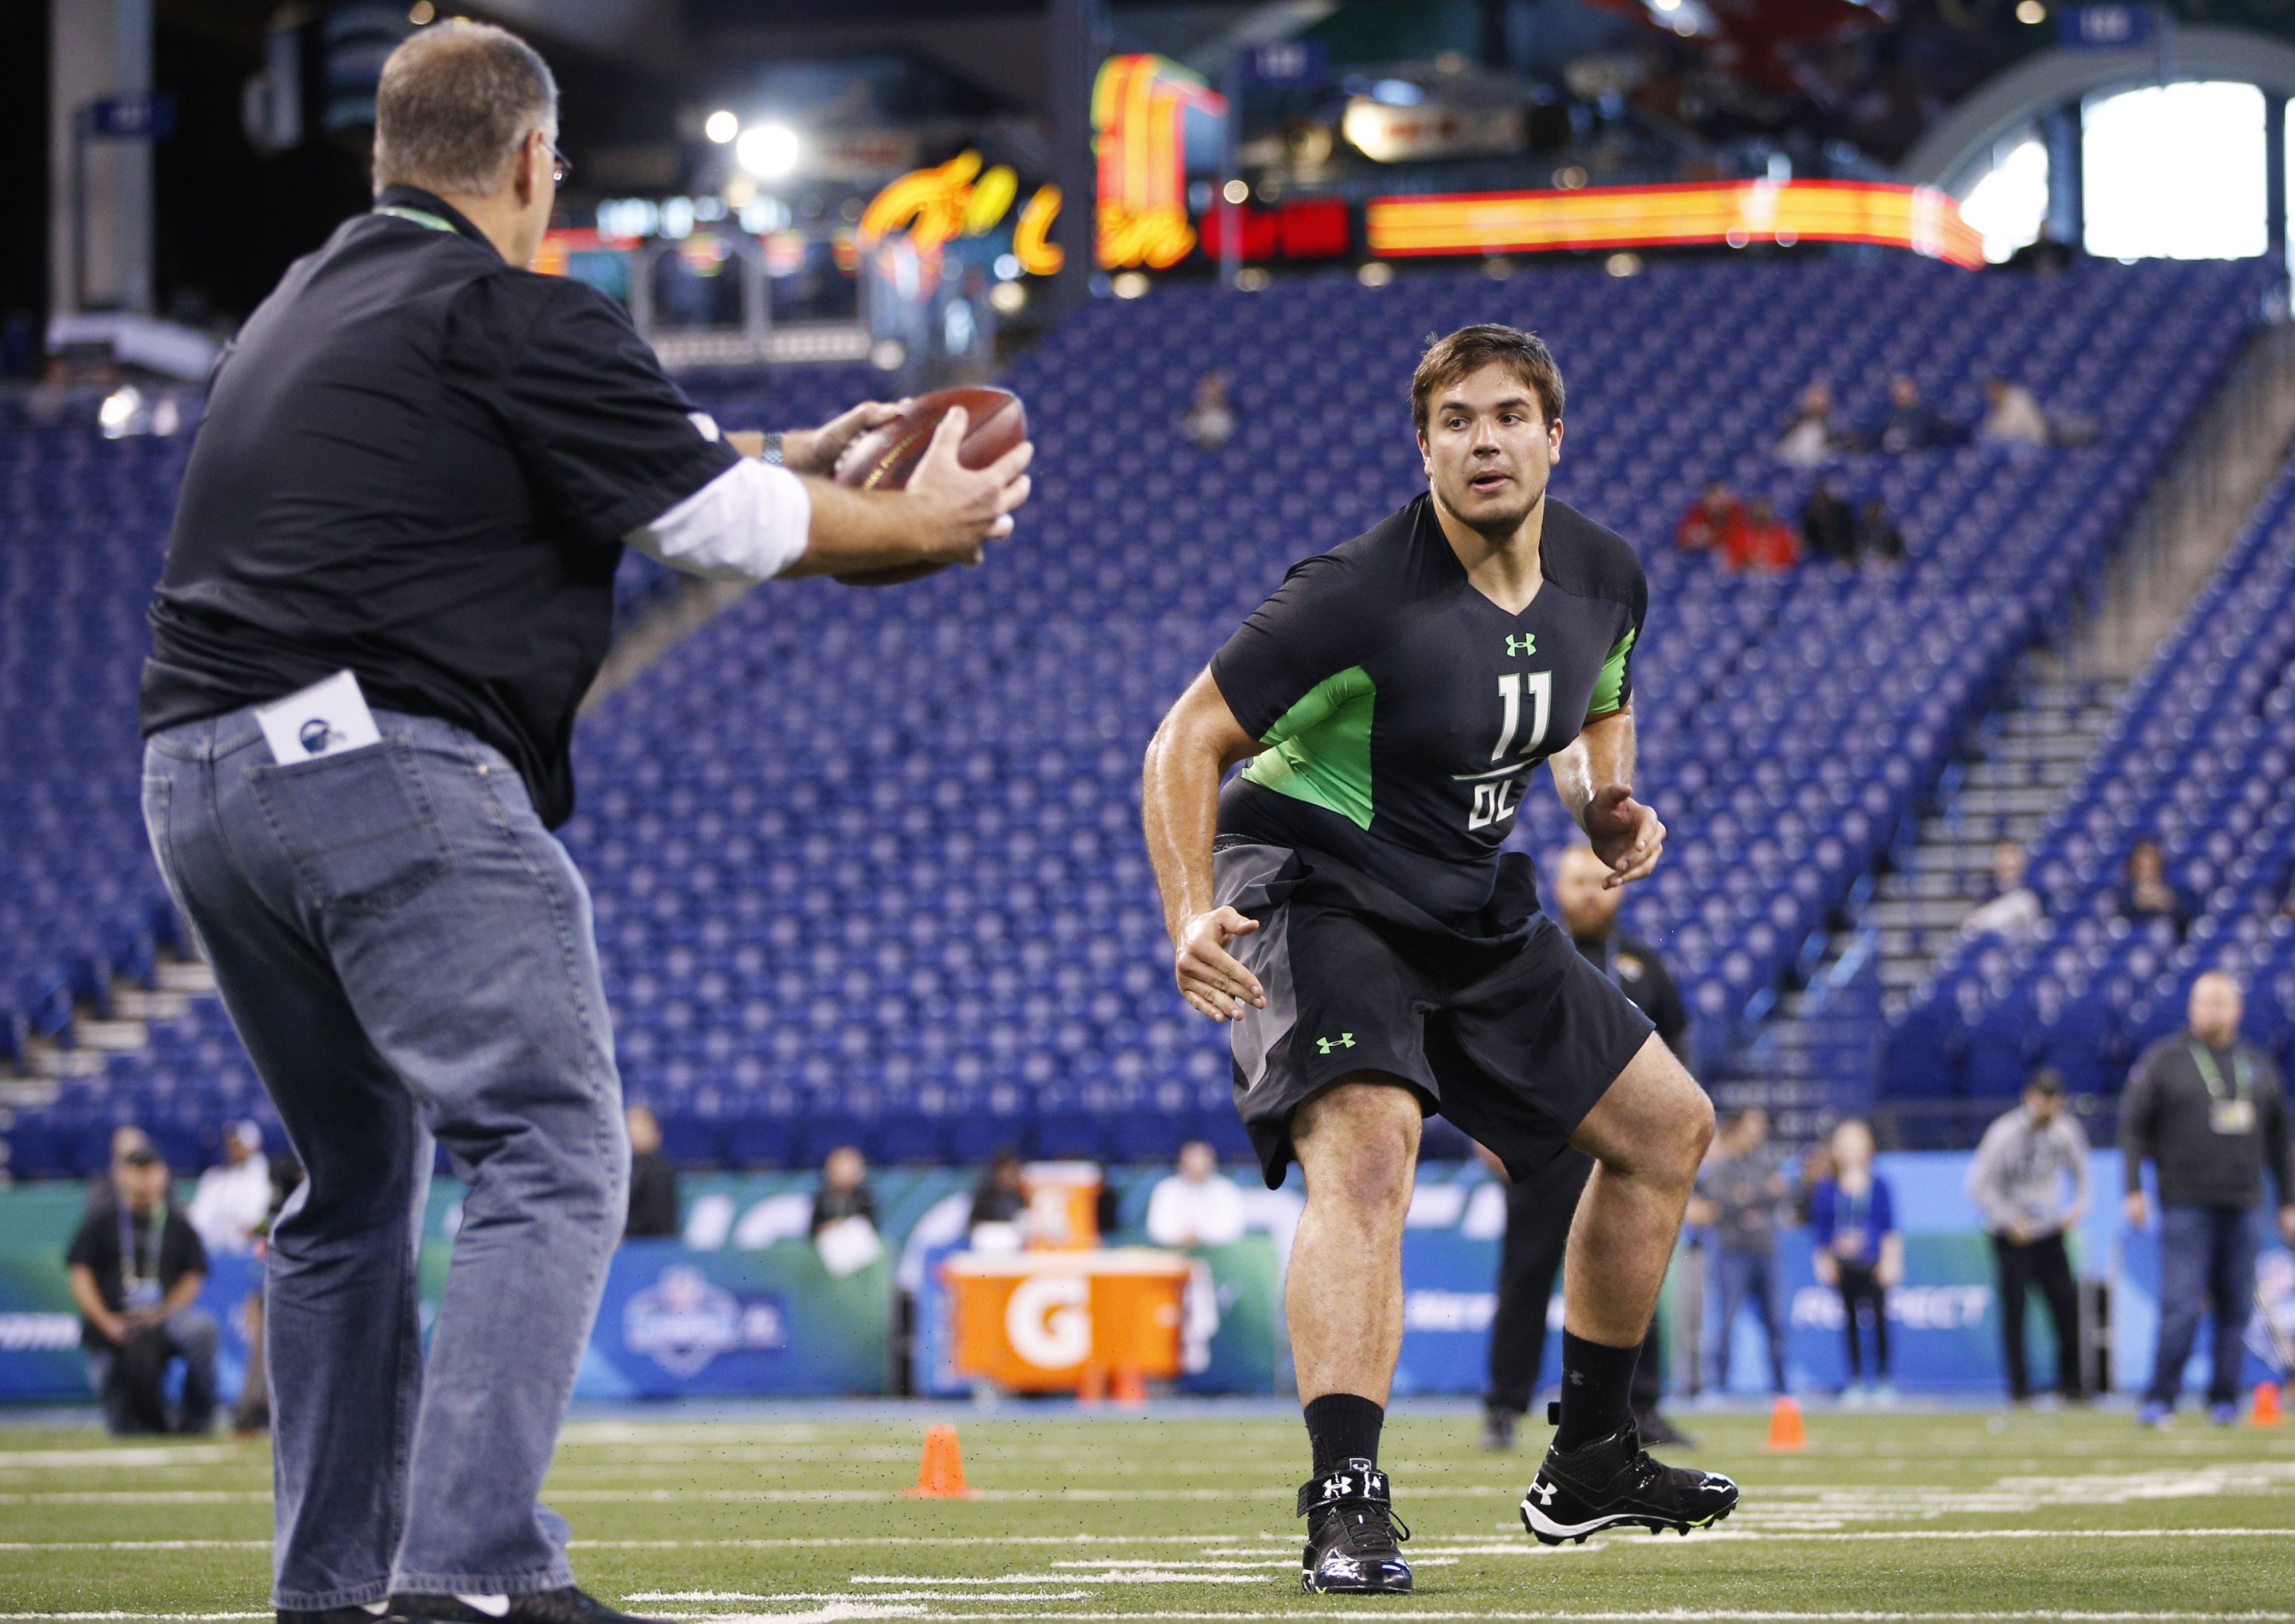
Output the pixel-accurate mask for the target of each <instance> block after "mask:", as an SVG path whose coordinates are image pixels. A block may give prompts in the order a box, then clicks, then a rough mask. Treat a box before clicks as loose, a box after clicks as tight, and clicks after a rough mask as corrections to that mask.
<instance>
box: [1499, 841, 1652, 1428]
mask: <svg viewBox="0 0 2295 1624" xmlns="http://www.w3.org/2000/svg"><path fill="white" fill-rule="evenodd" d="M1609 873H1610V870H1609V868H1608V866H1607V865H1606V864H1605V863H1604V862H1603V861H1602V860H1601V859H1600V858H1598V857H1597V856H1595V855H1594V850H1593V848H1592V847H1591V846H1582V845H1580V846H1572V847H1571V848H1570V849H1569V850H1568V851H1566V852H1564V853H1563V854H1562V859H1561V861H1559V862H1558V863H1556V865H1555V873H1554V902H1555V908H1556V912H1557V913H1558V914H1559V915H1560V918H1561V924H1562V927H1563V928H1564V930H1566V931H1568V932H1569V933H1570V939H1571V941H1572V943H1575V944H1576V946H1577V949H1578V951H1579V952H1580V953H1581V954H1583V955H1584V956H1585V957H1586V959H1588V960H1589V962H1591V963H1592V964H1593V966H1594V967H1595V968H1597V969H1598V970H1600V971H1601V972H1602V974H1603V975H1606V976H1608V977H1609V978H1610V980H1611V981H1612V982H1613V983H1616V985H1617V988H1618V990H1619V991H1620V992H1623V993H1624V994H1625V995H1626V997H1627V998H1628V999H1629V1000H1631V1001H1632V1003H1633V1005H1634V1008H1637V1009H1639V1010H1640V1011H1641V1012H1642V1013H1643V1014H1644V1015H1646V1016H1648V1017H1649V1020H1650V1024H1651V1025H1652V1026H1653V1027H1654V1028H1655V1029H1656V1031H1657V1035H1658V1036H1659V1037H1660V1038H1661V1039H1662V1040H1664V1042H1665V1046H1666V1047H1667V1048H1668V1049H1671V1050H1672V1051H1673V1052H1674V1053H1675V1055H1677V1056H1678V1057H1681V1058H1682V1059H1684V1060H1687V1058H1688V1050H1687V1041H1688V1037H1689V1012H1688V1011H1687V1009H1685V1008H1682V1003H1681V994H1680V993H1679V992H1678V991H1676V989H1675V987H1674V984H1673V977H1672V976H1670V975H1667V974H1666V970H1665V966H1664V965H1663V964H1662V963H1661V962H1660V961H1659V959H1658V956H1657V954H1656V953H1655V952H1654V951H1653V950H1652V949H1651V948H1649V947H1648V946H1647V945H1646V944H1645V943H1640V942H1637V941H1635V940H1634V939H1633V938H1632V937H1630V936H1628V935H1624V934H1621V933H1620V932H1619V930H1618V904H1619V903H1620V902H1623V901H1624V900H1625V893H1624V892H1622V891H1621V890H1619V889H1618V888H1617V887H1616V886H1614V885H1605V884H1603V881H1604V880H1605V879H1606V878H1607V877H1609ZM1483 1155H1484V1156H1485V1158H1486V1159H1492V1160H1494V1159H1495V1158H1491V1156H1490V1153H1489V1152H1487V1151H1485V1152H1484V1153H1483ZM1593 1171H1594V1158H1593V1157H1591V1156H1589V1155H1587V1154H1586V1153H1585V1152H1584V1151H1582V1150H1575V1149H1572V1150H1565V1151H1564V1152H1563V1153H1562V1155H1560V1156H1559V1157H1558V1158H1556V1161H1555V1163H1554V1164H1553V1165H1552V1166H1551V1167H1548V1169H1547V1170H1546V1171H1544V1172H1542V1173H1540V1174H1539V1175H1538V1176H1537V1177H1536V1178H1534V1179H1522V1180H1520V1181H1519V1182H1515V1183H1509V1184H1508V1185H1507V1227H1506V1240H1505V1243H1504V1245H1503V1246H1502V1248H1501V1249H1500V1252H1499V1302H1498V1311H1497V1312H1496V1313H1495V1314H1493V1315H1492V1316H1491V1390H1490V1393H1489V1395H1488V1397H1487V1398H1486V1399H1485V1400H1484V1401H1483V1405H1484V1408H1483V1413H1482V1447H1483V1448H1484V1449H1512V1448H1514V1429H1515V1420H1516V1419H1517V1418H1518V1417H1520V1416H1522V1415H1523V1413H1524V1412H1525V1411H1527V1410H1528V1409H1529V1408H1530V1401H1531V1397H1532V1396H1533V1395H1534V1394H1535V1393H1536V1392H1537V1391H1538V1367H1539V1366H1540V1363H1541V1362H1542V1361H1543V1360H1544V1359H1545V1357H1546V1305H1547V1302H1548V1299H1550V1298H1551V1297H1552V1296H1553V1295H1554V1277H1555V1276H1556V1275H1557V1274H1559V1273H1561V1271H1562V1253H1563V1249H1564V1245H1566V1244H1567V1243H1568V1241H1569V1239H1570V1220H1571V1219H1572V1217H1574V1216H1575V1215H1576V1213H1577V1211H1578V1197H1579V1196H1580V1195H1582V1194H1583V1193H1584V1191H1585V1188H1586V1180H1587V1179H1588V1178H1589V1177H1590V1176H1591V1175H1592V1173H1593ZM1499 1176H1500V1177H1501V1178H1503V1177H1505V1171H1504V1168H1503V1165H1501V1166H1500V1168H1499ZM1663 1358H1664V1351H1663V1349H1662V1346H1661V1344H1660V1342H1659V1340H1658V1330H1657V1319H1656V1318H1655V1317H1654V1316H1653V1317H1652V1318H1651V1319H1650V1327H1649V1334H1647V1335H1646V1336H1645V1337H1643V1338H1642V1350H1641V1358H1640V1359H1639V1361H1638V1363H1636V1365H1635V1366H1634V1381H1633V1388H1632V1403H1633V1411H1634V1420H1635V1422H1636V1424H1638V1426H1639V1427H1640V1429H1641V1435H1642V1440H1643V1441H1644V1442H1645V1443H1658V1444H1664V1443H1678V1442H1681V1441H1683V1440H1682V1436H1681V1434H1680V1433H1679V1432H1677V1431H1675V1430H1674V1428H1673V1426H1672V1425H1671V1424H1670V1423H1669V1422H1667V1420H1666V1419H1665V1417H1664V1416H1661V1415H1660V1414H1659V1413H1658V1408H1657V1406H1658V1400H1659V1399H1660V1398H1661V1397H1662V1395H1663V1381H1662V1360H1663Z"/></svg>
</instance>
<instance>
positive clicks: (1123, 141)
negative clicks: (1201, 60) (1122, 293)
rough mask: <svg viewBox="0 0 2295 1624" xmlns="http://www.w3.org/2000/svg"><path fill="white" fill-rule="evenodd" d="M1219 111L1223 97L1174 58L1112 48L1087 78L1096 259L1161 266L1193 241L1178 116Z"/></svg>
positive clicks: (1115, 266) (1112, 265)
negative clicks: (1095, 174) (1094, 165)
mask: <svg viewBox="0 0 2295 1624" xmlns="http://www.w3.org/2000/svg"><path fill="white" fill-rule="evenodd" d="M1190 110H1194V111H1197V112H1200V113H1205V114H1208V115H1210V116H1211V117H1213V118H1224V117H1225V116H1226V114H1227V102H1226V101H1225V99H1224V98H1222V97H1221V96H1220V95H1219V94H1217V93H1215V92H1213V90H1211V89H1209V88H1208V87H1207V86H1205V84H1204V82H1203V81H1202V80H1201V79H1199V78H1197V77H1196V76H1195V75H1194V74H1192V73H1189V72H1188V70H1187V69H1184V68H1182V67H1180V65H1179V64H1177V63H1176V62H1172V61H1165V60H1164V58H1163V57H1160V56H1155V55H1151V54H1147V53H1139V54H1135V55H1128V56H1111V57H1109V58H1108V59H1107V61H1105V62H1103V63H1101V64H1100V68H1099V77H1098V78H1097V79H1095V80H1094V81H1093V83H1092V90H1091V127H1092V130H1093V132H1094V135H1095V138H1096V143H1095V144H1096V150H1097V151H1098V159H1099V210H1098V239H1099V263H1100V264H1101V265H1103V266H1104V267H1106V268H1107V269H1108V270H1111V271H1113V270H1120V269H1122V268H1123V267H1125V266H1127V265H1147V266H1149V267H1151V268H1152V269H1155V270H1158V271H1161V270H1164V269H1165V268H1166V267H1168V266H1171V265H1177V264H1178V263H1179V262H1180V260H1182V259H1184V258H1186V257H1188V251H1189V250H1190V249H1193V248H1194V247H1195V246H1196V232H1195V227H1193V226H1192V225H1190V224H1188V163H1187V146H1186V142H1185V138H1184V137H1185V131H1184V128H1183V122H1182V121H1183V120H1184V119H1185V118H1186V117H1187V115H1188V112H1189V111H1190Z"/></svg>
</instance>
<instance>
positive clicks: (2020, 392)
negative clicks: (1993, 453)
mask: <svg viewBox="0 0 2295 1624" xmlns="http://www.w3.org/2000/svg"><path fill="white" fill-rule="evenodd" d="M1984 405H1985V412H1984V420H1983V421H1982V422H1981V423H1980V424H1978V425H1977V428H1976V437H1977V438H1978V439H1980V440H1982V441H1984V442H1985V443H1987V444H1988V445H2046V444H2047V443H2048V414H2047V413H2046V412H2043V411H2041V410H2040V403H2039V402H2038V400H2035V399H2034V398H2033V397H2032V391H2031V390H2030V389H2028V388H2025V387H2024V386H2023V385H2022V384H2021V383H2010V382H2009V381H2008V380H2007V379H2005V378H2001V377H1997V376H1995V377H1991V378H1988V379H1985V380H1984Z"/></svg>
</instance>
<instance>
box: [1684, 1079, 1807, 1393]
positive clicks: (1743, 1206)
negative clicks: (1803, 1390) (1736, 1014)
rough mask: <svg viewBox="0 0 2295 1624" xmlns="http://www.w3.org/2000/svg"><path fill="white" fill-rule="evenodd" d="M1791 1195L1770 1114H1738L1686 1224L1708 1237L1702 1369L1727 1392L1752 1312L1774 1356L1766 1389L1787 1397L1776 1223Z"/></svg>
mask: <svg viewBox="0 0 2295 1624" xmlns="http://www.w3.org/2000/svg"><path fill="white" fill-rule="evenodd" d="M1790 1194H1791V1192H1790V1191H1788V1190H1787V1188H1786V1187H1785V1172H1784V1158H1783V1157H1781V1156H1780V1155H1778V1154H1777V1151H1776V1147H1774V1146H1772V1145H1771V1144H1770V1143H1769V1114H1768V1112H1766V1111H1764V1110H1762V1109H1761V1108H1760V1106H1752V1107H1749V1108H1748V1109H1746V1110H1744V1111H1740V1112H1738V1113H1737V1114H1736V1115H1735V1116H1733V1117H1731V1118H1730V1119H1729V1120H1728V1122H1727V1124H1726V1125H1724V1126H1723V1128H1722V1130H1721V1131H1720V1132H1719V1133H1718V1134H1716V1135H1715V1136H1714V1138H1713V1149H1712V1151H1711V1154H1710V1155H1708V1156H1707V1157H1706V1160H1705V1165H1704V1166H1703V1168H1702V1169H1700V1170H1699V1171H1698V1174H1697V1194H1696V1195H1695V1196H1694V1197H1692V1198H1691V1202H1690V1208H1689V1221H1690V1222H1692V1223H1694V1224H1702V1225H1704V1226H1705V1227H1707V1228H1710V1229H1711V1231H1712V1232H1713V1233H1712V1244H1711V1247H1710V1248H1709V1250H1708V1251H1707V1253H1706V1257H1705V1281H1706V1285H1705V1368H1706V1370H1707V1371H1708V1372H1710V1373H1711V1380H1712V1383H1713V1386H1714V1388H1715V1390H1716V1391H1726V1390H1727V1388H1728V1385H1729V1344H1730V1342H1731V1341H1732V1340H1733V1334H1734V1333H1735V1332H1736V1328H1737V1316H1738V1314H1739V1312H1740V1311H1742V1310H1744V1309H1745V1308H1747V1307H1751V1308H1752V1310H1753V1317H1754V1318H1756V1319H1758V1320H1759V1321H1760V1326H1761V1336H1762V1339H1763V1341H1764V1342H1766V1343H1767V1345H1768V1354H1769V1389H1770V1391H1773V1392H1779V1393H1782V1392H1783V1391H1785V1320H1784V1318H1783V1317H1782V1315H1780V1313H1779V1312H1778V1307H1777V1217H1778V1213H1779V1212H1780V1210H1781V1209H1782V1208H1783V1207H1784V1205H1785V1202H1786V1200H1787V1198H1788V1197H1789V1196H1790Z"/></svg>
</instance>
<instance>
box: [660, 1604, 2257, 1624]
mask: <svg viewBox="0 0 2295 1624" xmlns="http://www.w3.org/2000/svg"><path fill="white" fill-rule="evenodd" d="M863 1605H864V1606H865V1604H863ZM834 1608H835V1604H831V1605H830V1608H829V1609H824V1610H823V1611H822V1612H821V1613H810V1612H808V1613H786V1612H746V1613H693V1614H685V1615H682V1616H684V1617H687V1618H690V1619H693V1620H697V1621H698V1620H716V1621H720V1624H753V1621H754V1624H762V1621H764V1620H777V1621H778V1624H792V1620H824V1618H825V1615H827V1614H829V1613H830V1612H833V1610H834ZM1364 1611H1365V1610H1363V1609H1361V1608H1342V1609H1335V1610H1332V1611H1328V1612H1306V1611H1298V1610H1293V1609H1287V1608H1286V1609H1284V1610H1281V1611H1278V1612H1124V1613H1107V1612H964V1613H949V1614H945V1615H942V1616H945V1617H948V1618H952V1619H960V1620H967V1621H968V1624H1021V1621H1022V1620H1054V1621H1056V1624H1057V1621H1059V1620H1074V1621H1075V1624H1101V1621H1102V1620H1108V1619H1145V1620H1182V1621H1185V1624H1254V1621H1256V1620H1292V1619H1344V1620H1360V1619H1361V1618H1362V1616H1363V1613H1364ZM1376 1613H1377V1616H1378V1617H1379V1618H1381V1619H1392V1620H1403V1621H1404V1624H2295V1612H2074V1611H2070V1610H2059V1609H2054V1608H2033V1609H2027V1610H2023V1611H2017V1612H1849V1611H1842V1612H1784V1611H1772V1610H1769V1609H1735V1608H1712V1609H1708V1608H1694V1607H1669V1608H1660V1609H1654V1610H1651V1611H1648V1612H1577V1611H1572V1612H1463V1611H1459V1612H1451V1611H1444V1612H1432V1611H1428V1610H1425V1609H1419V1608H1406V1609H1401V1610H1395V1609H1390V1608H1387V1607H1379V1608H1377V1609H1376ZM835 1616H836V1617H839V1618H869V1617H898V1616H902V1615H900V1614H896V1613H870V1612H837V1613H835ZM907 1616H911V1617H913V1616H917V1615H915V1614H910V1615H907Z"/></svg>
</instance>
